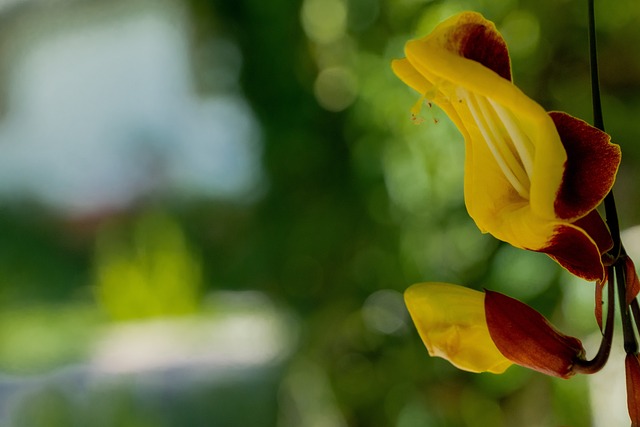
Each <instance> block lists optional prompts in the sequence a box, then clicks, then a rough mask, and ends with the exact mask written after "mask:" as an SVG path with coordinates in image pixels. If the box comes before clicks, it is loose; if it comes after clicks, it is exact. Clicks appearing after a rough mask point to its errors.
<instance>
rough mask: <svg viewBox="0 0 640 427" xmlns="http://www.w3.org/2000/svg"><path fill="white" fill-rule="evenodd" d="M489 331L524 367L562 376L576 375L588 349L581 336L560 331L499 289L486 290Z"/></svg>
mask: <svg viewBox="0 0 640 427" xmlns="http://www.w3.org/2000/svg"><path fill="white" fill-rule="evenodd" d="M485 292H486V296H485V311H486V319H487V325H488V328H489V333H490V335H491V338H492V340H493V342H494V343H495V345H496V346H497V347H498V349H499V350H500V352H501V353H502V354H503V355H504V356H505V357H507V358H508V359H509V360H511V361H512V362H513V363H516V364H518V365H521V366H525V367H527V368H530V369H534V370H536V371H539V372H542V373H544V374H547V375H552V376H556V377H560V378H569V377H570V376H572V375H573V374H574V372H573V366H574V363H575V361H576V360H577V359H578V358H582V357H583V356H584V353H585V350H584V348H583V347H582V343H581V342H580V340H578V339H577V338H573V337H570V336H567V335H564V334H562V333H560V332H558V331H557V330H556V329H555V328H554V327H553V326H552V325H551V324H550V323H549V322H548V321H547V320H546V319H545V318H544V317H543V316H542V315H541V314H540V313H538V312H537V311H535V310H534V309H532V308H531V307H529V306H528V305H526V304H523V303H521V302H520V301H518V300H515V299H513V298H510V297H508V296H506V295H503V294H500V293H498V292H492V291H485Z"/></svg>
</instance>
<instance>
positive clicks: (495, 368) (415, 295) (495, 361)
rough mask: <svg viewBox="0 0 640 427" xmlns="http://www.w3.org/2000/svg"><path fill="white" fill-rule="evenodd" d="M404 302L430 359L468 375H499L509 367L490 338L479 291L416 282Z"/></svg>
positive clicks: (509, 363)
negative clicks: (434, 357)
mask: <svg viewBox="0 0 640 427" xmlns="http://www.w3.org/2000/svg"><path fill="white" fill-rule="evenodd" d="M404 299H405V303H406V305H407V308H408V309H409V313H410V314H411V318H412V319H413V323H414V324H415V325H416V328H417V329H418V333H419V334H420V338H422V342H423V343H424V345H425V346H426V347H427V350H428V351H429V354H430V355H431V356H437V357H442V358H444V359H447V360H448V361H450V362H451V363H452V364H453V365H455V366H456V367H457V368H459V369H463V370H465V371H470V372H493V373H494V374H501V373H502V372H504V371H505V370H506V369H507V368H508V367H509V366H511V362H510V361H509V359H507V358H505V357H504V356H503V355H502V353H500V351H499V350H498V348H497V347H496V346H495V344H494V343H493V341H492V340H491V336H490V335H489V329H488V327H487V322H486V320H485V311H484V294H483V293H482V292H478V291H475V290H472V289H469V288H465V287H462V286H456V285H450V284H447V283H419V284H417V285H413V286H411V287H410V288H409V289H407V290H406V291H405V294H404Z"/></svg>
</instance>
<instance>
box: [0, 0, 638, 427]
mask: <svg viewBox="0 0 640 427" xmlns="http://www.w3.org/2000/svg"><path fill="white" fill-rule="evenodd" d="M467 9H470V10H476V11H479V12H481V13H483V14H484V15H485V16H486V17H487V18H488V19H490V20H492V21H494V22H495V23H496V24H497V26H498V28H499V29H500V31H501V32H502V33H503V35H504V37H505V39H506V40H507V43H508V45H509V47H510V51H511V55H512V65H513V73H514V80H515V82H516V83H517V84H518V85H519V86H520V87H521V88H522V89H523V90H524V92H525V93H527V94H528V95H529V96H531V97H532V98H534V99H535V100H537V101H538V102H539V103H541V104H542V105H543V106H544V107H545V108H546V109H547V110H563V111H567V112H568V113H570V114H573V115H576V116H578V117H581V118H583V119H585V120H587V121H590V120H591V112H590V111H591V107H590V89H589V88H590V86H589V66H588V48H587V27H586V25H587V24H586V22H587V13H586V1H569V0H560V1H558V0H466V1H465V0H451V1H427V0H272V1H264V0H190V1H187V0H113V1H106V0H75V1H70V0H64V1H57V2H38V1H29V0H13V1H5V2H2V3H1V4H0V20H1V21H2V25H0V55H1V60H0V82H1V84H0V110H1V111H2V118H1V121H0V203H1V208H0V425H2V426H11V427H13V426H15V427H27V426H29V427H31V426H33V427H58V426H78V427H94V426H95V427H98V426H99V427H110V426H123V427H169V426H180V427H192V426H194V427H195V426H203V427H205V426H206V427H210V426H220V427H235V426H252V427H253V426H258V427H260V426H276V427H298V426H299V427H346V426H349V427H365V426H367V427H369V426H370V427H387V426H397V427H419V426H420V427H424V426H437V427H440V426H447V427H458V426H460V427H462V426H469V427H476V426H477V427H481V426H487V427H489V426H490V427H500V426H525V427H534V426H558V425H566V426H589V425H592V426H607V427H610V426H618V425H620V426H624V425H628V417H627V415H626V404H625V402H626V400H625V399H626V398H625V389H624V377H623V364H622V362H621V356H620V354H618V353H616V352H614V354H613V355H612V361H611V363H609V365H608V367H607V369H606V371H603V372H602V373H599V374H597V375H594V376H592V377H577V378H573V379H571V380H569V381H563V380H558V379H552V378H548V377H545V376H543V375H540V374H536V373H532V372H529V371H527V370H525V369H522V368H519V367H512V368H510V369H509V370H508V371H507V373H505V374H504V375H500V376H496V375H492V374H481V375H474V374H469V373H466V372H461V371H458V370H456V369H455V368H453V367H452V366H451V365H450V364H449V363H448V362H446V361H444V360H442V359H435V358H430V357H429V356H428V354H427V352H426V350H425V349H424V347H423V345H422V343H421V342H420V339H419V337H418V335H417V333H416V332H415V330H414V328H413V325H412V324H411V321H410V319H409V317H408V314H407V313H406V310H405V308H404V304H403V300H402V292H403V291H404V289H405V288H406V287H408V286H409V285H410V284H412V283H416V282H421V281H450V282H454V283H459V284H465V285H468V286H470V287H474V288H477V289H481V288H483V287H485V288H490V289H494V290H498V291H502V292H505V293H507V294H509V295H511V296H513V297H516V298H519V299H521V300H523V301H525V302H527V303H529V304H531V305H532V306H534V307H535V308H536V309H538V310H539V311H541V312H542V313H544V314H545V315H546V316H548V317H549V318H550V319H552V320H553V322H554V323H555V324H556V325H557V326H558V327H560V329H562V330H563V331H564V332H566V333H568V334H572V335H576V336H579V337H581V338H582V339H583V340H584V341H585V345H586V347H587V348H588V351H589V354H590V355H591V354H594V352H595V349H596V348H597V346H598V342H599V338H598V330H597V326H596V323H595V321H594V318H593V285H592V284H590V283H582V282H580V281H577V280H575V279H573V278H571V277H570V276H569V275H567V274H565V273H563V272H562V271H561V270H560V268H559V267H558V266H557V265H556V264H555V263H553V262H552V261H550V260H549V259H548V258H547V257H546V256H544V255H541V254H534V253H524V252H520V251H516V250H514V249H512V248H511V247H509V246H506V245H503V244H500V243H499V242H497V241H496V240H495V239H493V238H492V237H490V236H486V235H482V234H480V232H479V231H478V230H477V228H476V227H475V225H474V224H473V222H472V221H471V219H470V218H469V217H468V215H467V214H466V211H465V208H464V201H463V197H462V177H463V170H462V167H461V165H462V161H463V156H464V152H463V146H462V141H461V137H460V135H459V134H458V132H457V131H456V129H455V128H454V127H453V126H452V124H451V123H450V122H449V120H448V119H447V118H446V116H445V115H444V114H443V113H442V111H440V110H438V108H437V107H433V108H431V109H429V108H425V109H423V112H422V116H423V117H422V123H421V124H420V125H416V124H414V123H413V122H412V121H411V119H410V113H409V109H410V108H411V106H412V105H413V104H414V103H415V102H416V101H417V99H418V95H417V94H415V93H413V92H411V90H410V89H409V88H407V87H405V86H404V85H403V84H402V83H401V82H400V81H399V80H398V79H397V78H395V77H394V76H393V74H392V73H391V70H390V66H389V63H390V61H391V59H392V58H396V57H401V56H403V45H404V43H405V42H406V41H407V40H408V39H410V38H415V37H418V36H422V35H425V34H427V33H428V32H429V31H430V30H431V29H432V28H433V27H434V26H435V25H436V24H437V23H438V22H439V21H441V20H443V19H445V18H447V17H449V16H450V15H452V14H454V13H457V12H459V11H462V10H467ZM597 20H598V36H599V55H600V63H601V81H602V90H603V104H604V115H605V124H606V127H607V130H608V131H609V133H610V134H611V135H612V136H613V139H614V141H615V142H617V143H619V144H621V145H622V148H623V165H622V168H621V170H620V173H619V177H618V182H617V186H616V196H617V201H618V204H619V210H620V217H621V223H622V226H623V228H624V229H625V234H624V239H625V244H626V245H627V247H628V250H629V252H630V253H631V254H632V255H633V254H637V255H636V260H640V250H639V249H640V233H639V232H638V229H634V228H633V225H634V224H638V223H640V211H639V209H638V206H639V205H638V203H637V202H636V200H638V198H639V197H640V186H638V185H636V183H637V182H638V173H639V172H638V170H639V168H638V165H639V162H640V144H638V140H639V139H640V121H639V120H638V119H637V117H638V114H639V113H640V28H639V27H638V25H637V22H638V21H639V20H640V6H639V5H638V4H637V2H634V1H631V0H624V1H622V0H619V1H613V2H607V3H606V4H605V3H604V2H601V4H598V5H597ZM616 348H617V349H621V345H618V346H617V347H616Z"/></svg>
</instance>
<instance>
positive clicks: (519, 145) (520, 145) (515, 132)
mask: <svg viewBox="0 0 640 427" xmlns="http://www.w3.org/2000/svg"><path fill="white" fill-rule="evenodd" d="M488 100H489V102H490V103H491V105H492V106H493V108H494V109H495V110H496V113H497V114H498V117H500V120H501V121H502V123H503V124H504V126H505V128H506V130H507V132H508V133H509V136H510V137H511V140H512V141H513V145H514V146H515V147H516V150H518V155H519V156H520V160H522V164H523V165H524V168H525V170H526V171H527V175H529V177H531V175H532V174H533V159H532V158H531V155H532V152H533V144H531V140H530V139H529V137H528V136H527V135H525V134H524V132H522V130H521V129H520V127H519V126H518V125H517V124H516V123H515V120H514V118H513V115H512V114H511V112H509V111H508V110H507V109H505V108H504V107H503V106H502V105H500V104H498V103H497V102H495V101H493V100H492V99H491V98H488Z"/></svg>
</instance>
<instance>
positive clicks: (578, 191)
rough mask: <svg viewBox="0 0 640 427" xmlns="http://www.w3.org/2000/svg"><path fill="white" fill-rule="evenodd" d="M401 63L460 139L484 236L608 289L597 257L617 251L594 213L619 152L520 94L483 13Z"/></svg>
mask: <svg viewBox="0 0 640 427" xmlns="http://www.w3.org/2000/svg"><path fill="white" fill-rule="evenodd" d="M405 54H406V58H404V59H399V60H395V61H393V64H392V67H393V71H394V72H395V74H396V75H397V76H398V77H400V79H402V80H403V81H404V82H405V83H406V84H408V85H409V86H411V87H412V88H413V89H415V90H416V91H418V92H419V93H420V94H421V95H422V98H421V101H420V102H422V100H423V98H427V99H429V100H431V101H433V102H435V103H436V104H437V105H439V106H440V107H441V108H442V109H443V110H444V111H445V112H446V113H447V115H448V116H449V117H450V118H451V120H452V121H453V122H454V123H455V124H456V126H457V127H458V129H459V130H460V132H461V133H462V134H463V136H464V139H465V151H466V156H465V181H464V184H465V203H466V206H467V210H468V212H469V214H470V215H471V217H472V218H473V219H474V221H475V222H476V224H477V226H478V227H479V228H480V230H481V231H483V232H488V233H491V234H492V235H493V236H495V237H496V238H498V239H500V240H503V241H505V242H508V243H510V244H512V245H513V246H516V247H519V248H523V249H528V250H532V251H538V252H544V253H546V254H548V255H549V256H551V257H552V258H554V259H555V260H556V261H558V262H559V263H560V264H561V265H562V266H563V267H565V268H566V269H567V270H569V271H570V272H572V273H573V274H576V275H578V276H580V277H583V278H585V279H587V280H603V279H604V277H605V270H604V266H603V263H602V260H601V255H602V254H604V253H605V252H606V251H608V250H609V249H610V248H611V245H612V242H611V238H610V235H609V232H608V229H607V227H606V225H605V224H604V222H603V221H602V219H601V217H600V216H599V214H598V213H597V211H596V210H595V208H596V207H597V206H598V205H599V204H600V203H601V202H602V200H603V199H604V197H605V196H606V194H607V193H608V192H609V190H610V189H611V187H612V186H613V183H614V181H615V176H616V173H617V170H618V165H619V163H620V149H619V147H618V146H617V145H615V144H612V143H611V142H610V138H609V136H608V135H607V134H605V133H604V132H601V131H600V130H598V129H596V128H594V127H592V126H590V125H588V124H587V123H585V122H584V121H581V120H579V119H576V118H574V117H571V116H569V115H568V114H565V113H559V112H553V113H547V112H545V110H544V109H543V108H542V107H541V106H540V105H538V104H537V103H536V102H535V101H533V100H532V99H530V98H529V97H527V96H526V95H525V94H524V93H523V92H522V91H521V90H520V89H518V88H517V87H516V86H515V85H514V84H513V83H512V81H511V64H510V59H509V54H508V51H507V48H506V44H505V42H504V40H503V39H502V37H501V35H500V34H499V33H498V31H497V30H496V27H495V25H494V24H493V23H492V22H490V21H487V20H486V19H485V18H483V17H482V16H481V15H480V14H478V13H474V12H464V13H461V14H458V15H456V16H453V17H452V18H449V19H448V20H446V21H444V22H443V23H441V24H440V25H439V26H438V27H437V28H436V29H435V30H434V31H433V32H432V33H431V34H429V35H428V36H426V37H423V38H421V39H417V40H412V41H409V42H408V43H407V44H406V46H405Z"/></svg>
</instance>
